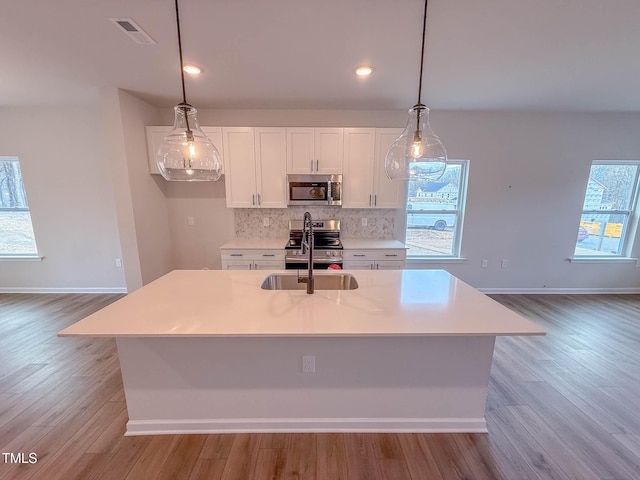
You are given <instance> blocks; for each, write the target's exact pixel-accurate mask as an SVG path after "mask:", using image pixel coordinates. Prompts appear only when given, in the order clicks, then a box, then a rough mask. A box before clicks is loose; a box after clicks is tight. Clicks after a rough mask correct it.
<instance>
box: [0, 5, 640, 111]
mask: <svg viewBox="0 0 640 480" xmlns="http://www.w3.org/2000/svg"><path fill="white" fill-rule="evenodd" d="M422 8H423V2H422V0H315V1H311V0H181V1H180V14H181V21H182V39H183V50H184V55H185V61H186V62H187V63H195V64H197V65H199V66H200V67H202V68H203V69H204V74H203V75H201V76H200V77H198V78H192V77H188V78H187V99H188V100H189V102H190V103H192V104H193V105H194V106H196V107H199V108H204V107H208V108H286V109H289V108H294V109H297V108H301V109H334V108H337V109H396V108H409V107H410V106H411V105H413V104H414V103H415V101H416V96H417V84H418V70H419V53H420V34H421V28H422ZM109 17H131V18H133V20H134V21H135V22H136V23H137V24H138V25H140V26H141V27H142V28H143V29H144V30H145V31H146V32H147V33H148V34H149V35H150V36H151V37H152V38H153V39H154V40H156V42H157V44H156V45H152V46H144V45H138V44H136V43H134V42H133V41H132V40H131V39H129V38H128V37H127V36H126V35H124V34H123V33H122V32H121V31H120V30H119V29H118V28H117V27H116V26H114V24H112V23H111V22H110V21H109V20H108V18H109ZM426 49H427V51H426V56H425V59H426V63H425V81H424V97H423V99H424V100H426V102H425V103H427V105H428V106H429V107H431V108H434V109H458V110H475V109H478V110H555V111H560V110H564V111H640V94H638V85H640V53H639V52H640V1H638V0H529V1H523V0H484V1H478V0H431V1H430V2H429V16H428V26H427V44H426ZM0 59H1V61H2V70H1V73H0V105H34V104H36V105H39V104H60V103H73V104H82V103H86V102H90V101H92V100H95V99H96V98H97V88H98V87H102V86H113V87H119V88H123V89H126V90H129V91H131V92H132V93H134V94H135V95H137V96H139V97H141V98H144V99H146V100H148V101H149V102H151V103H153V104H155V105H158V106H172V105H174V104H176V103H177V102H178V101H179V100H180V97H181V90H180V78H179V67H178V53H177V34H176V30H175V11H174V2H173V0H19V1H18V0H0ZM359 64H371V65H373V66H374V68H375V72H374V74H373V75H372V76H371V77H370V78H369V79H367V80H366V81H363V80H361V79H358V78H356V77H355V75H354V73H353V70H354V69H355V67H356V66H357V65H359Z"/></svg>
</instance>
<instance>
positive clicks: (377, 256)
mask: <svg viewBox="0 0 640 480" xmlns="http://www.w3.org/2000/svg"><path fill="white" fill-rule="evenodd" d="M406 258H407V251H406V249H404V248H397V249H395V248H394V249H371V250H345V251H344V261H343V267H344V269H345V270H402V269H403V268H405V266H406Z"/></svg>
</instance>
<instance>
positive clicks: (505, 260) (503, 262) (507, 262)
mask: <svg viewBox="0 0 640 480" xmlns="http://www.w3.org/2000/svg"><path fill="white" fill-rule="evenodd" d="M508 266H509V259H507V258H503V259H502V262H501V263H500V268H507V267H508Z"/></svg>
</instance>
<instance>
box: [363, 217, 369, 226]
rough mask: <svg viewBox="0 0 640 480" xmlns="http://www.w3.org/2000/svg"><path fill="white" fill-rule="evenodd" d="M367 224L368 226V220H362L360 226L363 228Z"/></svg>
mask: <svg viewBox="0 0 640 480" xmlns="http://www.w3.org/2000/svg"><path fill="white" fill-rule="evenodd" d="M368 224H369V220H368V219H366V218H363V219H362V226H363V227H366V226H367V225H368Z"/></svg>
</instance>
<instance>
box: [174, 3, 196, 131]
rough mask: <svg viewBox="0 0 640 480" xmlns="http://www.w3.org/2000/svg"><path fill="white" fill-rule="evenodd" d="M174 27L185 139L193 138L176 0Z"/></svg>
mask: <svg viewBox="0 0 640 480" xmlns="http://www.w3.org/2000/svg"><path fill="white" fill-rule="evenodd" d="M176 27H177V29H178V51H179V52H180V80H181V81H182V107H181V108H182V111H183V112H184V120H185V123H186V125H187V139H188V140H189V137H191V139H192V138H193V134H192V133H191V128H190V127H189V116H188V114H187V107H188V106H189V104H188V103H187V90H186V89H185V86H184V61H183V60H182V35H180V10H179V9H178V0H176Z"/></svg>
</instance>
